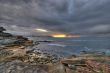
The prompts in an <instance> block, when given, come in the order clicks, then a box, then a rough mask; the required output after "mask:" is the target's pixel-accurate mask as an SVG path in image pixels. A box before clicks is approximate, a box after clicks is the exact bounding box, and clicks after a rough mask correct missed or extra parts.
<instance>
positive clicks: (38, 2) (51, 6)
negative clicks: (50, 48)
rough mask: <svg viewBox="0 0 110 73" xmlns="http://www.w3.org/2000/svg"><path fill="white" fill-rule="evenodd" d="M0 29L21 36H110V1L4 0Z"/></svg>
mask: <svg viewBox="0 0 110 73" xmlns="http://www.w3.org/2000/svg"><path fill="white" fill-rule="evenodd" d="M0 26H3V27H5V28H6V29H7V32H10V33H12V34H18V35H50V34H55V33H64V34H79V35H102V36H110V0H0ZM39 29H43V30H44V31H38V30H39Z"/></svg>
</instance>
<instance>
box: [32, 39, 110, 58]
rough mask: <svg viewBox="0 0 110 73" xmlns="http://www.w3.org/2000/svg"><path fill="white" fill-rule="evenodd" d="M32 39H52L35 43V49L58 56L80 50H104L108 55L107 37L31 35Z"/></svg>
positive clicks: (109, 49)
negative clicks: (48, 36)
mask: <svg viewBox="0 0 110 73" xmlns="http://www.w3.org/2000/svg"><path fill="white" fill-rule="evenodd" d="M31 39H32V40H34V41H45V40H46V41H52V42H40V44H39V45H35V47H34V48H35V49H36V50H38V49H39V50H40V51H43V52H48V53H51V54H57V55H59V56H71V55H79V54H80V53H81V52H82V51H88V52H104V53H105V54H106V55H110V38H109V37H81V38H47V37H46V38H44V37H43V38H42V37H31Z"/></svg>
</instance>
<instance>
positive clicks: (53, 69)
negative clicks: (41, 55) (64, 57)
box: [49, 63, 66, 73]
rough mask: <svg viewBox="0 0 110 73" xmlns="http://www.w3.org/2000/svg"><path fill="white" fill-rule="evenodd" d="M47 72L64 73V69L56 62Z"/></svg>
mask: <svg viewBox="0 0 110 73" xmlns="http://www.w3.org/2000/svg"><path fill="white" fill-rule="evenodd" d="M49 73H66V69H65V67H64V65H63V64H61V63H58V64H56V65H55V66H52V67H51V66H50V68H49Z"/></svg>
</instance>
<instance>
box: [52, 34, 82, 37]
mask: <svg viewBox="0 0 110 73" xmlns="http://www.w3.org/2000/svg"><path fill="white" fill-rule="evenodd" d="M51 36H52V37H54V38H76V37H80V35H66V34H53V35H51Z"/></svg>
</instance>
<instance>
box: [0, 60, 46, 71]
mask: <svg viewBox="0 0 110 73" xmlns="http://www.w3.org/2000/svg"><path fill="white" fill-rule="evenodd" d="M0 73H48V66H46V65H39V66H36V65H29V64H23V63H21V62H20V61H18V60H15V61H12V62H7V63H0Z"/></svg>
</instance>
